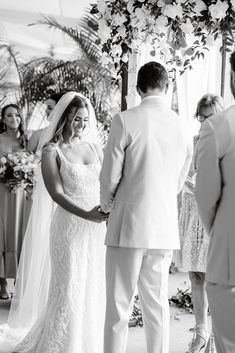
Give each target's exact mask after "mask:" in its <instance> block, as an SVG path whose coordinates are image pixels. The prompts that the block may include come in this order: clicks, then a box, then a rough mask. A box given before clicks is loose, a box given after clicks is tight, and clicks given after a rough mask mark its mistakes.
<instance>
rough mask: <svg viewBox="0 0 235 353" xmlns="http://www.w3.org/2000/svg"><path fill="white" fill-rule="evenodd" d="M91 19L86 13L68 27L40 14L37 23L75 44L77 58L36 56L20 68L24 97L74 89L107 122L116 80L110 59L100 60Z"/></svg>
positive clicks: (30, 98)
mask: <svg viewBox="0 0 235 353" xmlns="http://www.w3.org/2000/svg"><path fill="white" fill-rule="evenodd" d="M95 21H96V20H95V18H92V16H91V15H90V14H89V13H88V14H87V15H85V16H84V17H83V18H82V19H81V20H80V21H79V22H78V27H76V28H72V27H68V26H64V25H61V24H60V23H58V22H57V20H56V19H55V18H53V17H51V16H48V17H46V16H43V17H42V20H40V21H39V22H38V23H37V24H41V25H46V26H48V27H49V28H51V29H55V30H59V31H61V32H62V33H64V34H66V35H67V36H68V37H69V38H70V39H72V40H73V41H74V43H75V44H76V55H77V60H74V61H63V60H56V59H54V58H48V57H46V58H40V59H36V60H33V61H31V62H30V63H28V64H26V65H24V66H23V67H21V72H22V79H23V86H24V95H23V96H24V98H25V99H27V100H31V101H33V102H36V101H37V100H41V99H44V100H45V99H46V98H47V96H48V95H50V93H51V91H55V90H56V91H59V90H77V91H79V92H81V93H83V94H84V95H85V96H87V97H88V98H89V99H90V100H91V102H92V104H93V106H94V108H95V111H96V115H97V118H98V119H99V120H100V121H103V122H105V123H108V122H109V121H110V109H111V106H112V104H113V101H114V98H115V96H117V94H118V92H119V80H118V78H117V76H116V72H115V70H114V69H113V64H112V62H111V60H108V61H106V62H103V61H102V60H101V57H102V55H101V45H100V44H99V38H98V36H97V33H96V31H95V30H94V29H93V28H92V26H91V23H92V24H93V26H95Z"/></svg>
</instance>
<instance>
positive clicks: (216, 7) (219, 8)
mask: <svg viewBox="0 0 235 353" xmlns="http://www.w3.org/2000/svg"><path fill="white" fill-rule="evenodd" d="M227 9H228V4H227V2H226V1H223V2H222V1H220V0H218V1H217V3H216V4H212V5H210V6H209V11H210V13H211V16H212V17H213V18H216V19H222V18H224V17H225V16H226V11H227Z"/></svg>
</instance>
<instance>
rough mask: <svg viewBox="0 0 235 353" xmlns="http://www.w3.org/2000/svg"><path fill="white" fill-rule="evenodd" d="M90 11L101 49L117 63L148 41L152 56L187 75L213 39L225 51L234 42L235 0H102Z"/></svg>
mask: <svg viewBox="0 0 235 353" xmlns="http://www.w3.org/2000/svg"><path fill="white" fill-rule="evenodd" d="M91 13H92V14H96V16H97V19H98V35H99V38H100V41H101V44H102V50H103V52H104V53H106V54H108V56H111V57H112V59H113V60H114V62H115V63H116V65H120V64H122V63H126V62H127V61H128V56H129V53H131V52H133V51H134V50H138V49H140V48H141V45H142V43H148V45H149V46H150V54H151V55H153V56H154V55H155V54H158V55H159V56H160V58H161V59H162V60H163V61H164V62H165V64H166V65H168V68H171V69H173V70H175V69H179V70H180V72H181V73H183V72H184V71H185V70H186V69H188V68H190V69H191V68H192V61H193V60H194V59H196V58H200V57H204V53H205V51H206V50H209V47H210V46H212V45H213V44H214V41H216V40H220V41H221V47H220V50H221V51H231V49H230V47H231V46H232V45H233V31H234V29H235V0H128V1H127V0H98V2H97V4H95V5H93V6H92V9H91Z"/></svg>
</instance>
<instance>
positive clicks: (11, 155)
mask: <svg viewBox="0 0 235 353" xmlns="http://www.w3.org/2000/svg"><path fill="white" fill-rule="evenodd" d="M7 158H8V159H9V160H10V161H12V159H13V154H12V153H9V154H8V155H7Z"/></svg>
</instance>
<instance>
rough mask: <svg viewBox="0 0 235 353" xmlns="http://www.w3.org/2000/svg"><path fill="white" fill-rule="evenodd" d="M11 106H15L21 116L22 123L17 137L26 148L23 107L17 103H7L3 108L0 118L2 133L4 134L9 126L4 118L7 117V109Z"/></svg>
mask: <svg viewBox="0 0 235 353" xmlns="http://www.w3.org/2000/svg"><path fill="white" fill-rule="evenodd" d="M10 107H12V108H15V109H16V110H17V112H18V114H19V116H20V124H19V127H18V131H17V132H19V136H18V137H17V138H18V140H19V143H20V145H21V146H22V147H23V148H25V147H26V136H25V129H24V122H23V116H22V112H21V109H20V108H19V107H18V105H16V104H8V105H5V106H4V107H3V108H2V111H1V120H0V134H2V133H3V132H5V131H7V126H6V124H5V123H4V121H3V119H4V117H5V113H6V110H7V109H8V108H10ZM16 136H17V134H16Z"/></svg>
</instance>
